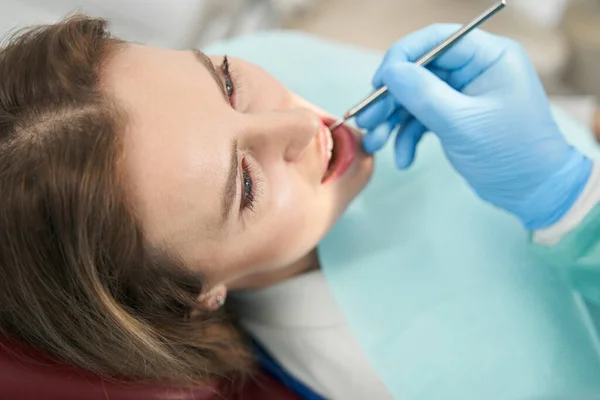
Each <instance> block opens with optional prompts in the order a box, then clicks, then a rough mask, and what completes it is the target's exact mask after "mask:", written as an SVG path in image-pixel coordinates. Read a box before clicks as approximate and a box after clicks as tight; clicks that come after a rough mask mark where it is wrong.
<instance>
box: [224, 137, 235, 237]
mask: <svg viewBox="0 0 600 400" xmlns="http://www.w3.org/2000/svg"><path fill="white" fill-rule="evenodd" d="M238 159H239V158H238V143H237V139H233V140H232V141H231V158H230V161H229V174H227V183H225V190H224V191H223V206H222V208H221V225H225V224H227V220H228V219H229V215H230V214H231V208H232V207H233V203H234V202H235V195H236V193H237V190H236V188H237V176H238Z"/></svg>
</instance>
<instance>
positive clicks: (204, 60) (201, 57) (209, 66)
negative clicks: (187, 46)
mask: <svg viewBox="0 0 600 400" xmlns="http://www.w3.org/2000/svg"><path fill="white" fill-rule="evenodd" d="M191 51H192V53H194V56H195V57H196V60H198V61H199V62H200V64H202V65H203V66H204V68H206V70H207V71H208V73H209V74H210V76H211V77H212V78H213V79H214V80H215V83H216V84H217V86H218V87H219V90H221V94H223V97H224V98H225V101H227V103H229V97H228V96H227V92H225V86H224V85H223V82H222V81H221V78H220V77H219V73H218V72H217V68H215V65H214V64H213V63H212V61H210V58H208V56H207V55H206V54H204V53H203V52H201V51H200V50H198V49H192V50H191Z"/></svg>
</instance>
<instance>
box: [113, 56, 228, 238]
mask: <svg viewBox="0 0 600 400" xmlns="http://www.w3.org/2000/svg"><path fill="white" fill-rule="evenodd" d="M102 78H103V80H102V86H103V88H104V90H106V91H107V92H109V93H110V94H111V95H112V96H113V97H115V99H116V100H117V102H118V103H119V104H120V105H121V106H123V107H124V108H125V112H126V114H127V116H128V125H127V129H126V132H124V140H123V144H124V145H123V153H124V154H123V159H124V162H123V166H124V169H125V175H126V178H127V182H128V190H129V192H130V194H131V195H132V196H133V202H134V207H135V208H136V212H137V213H138V215H139V217H140V218H141V220H142V224H143V226H144V230H145V232H146V234H148V235H149V236H150V237H151V238H154V239H156V240H164V239H172V238H173V236H174V235H181V234H183V235H192V234H197V233H198V232H202V231H206V228H207V227H209V226H213V225H214V224H215V219H217V218H219V217H220V194H221V190H222V188H221V185H223V184H224V182H225V175H226V173H227V171H225V170H226V168H225V166H226V165H228V163H229V158H228V157H229V151H228V143H229V142H230V140H228V138H230V137H231V135H232V133H231V131H232V126H231V123H230V121H231V118H229V117H228V114H229V112H230V111H231V110H230V109H228V105H227V104H226V103H225V100H224V99H223V97H222V95H221V92H220V90H219V87H218V86H217V84H216V83H215V81H214V80H213V79H212V78H211V76H210V74H209V73H208V71H207V70H206V68H205V67H204V66H203V65H202V64H201V63H199V62H198V61H197V60H196V58H195V56H194V55H193V54H192V53H191V52H189V51H186V52H183V51H173V50H166V49H160V48H152V47H146V46H137V45H131V46H129V47H128V48H127V49H125V50H123V51H121V52H119V53H117V54H116V55H115V56H114V57H113V58H112V59H111V60H110V61H109V62H108V63H107V65H106V67H105V69H104V71H103V74H102ZM228 121H229V122H228Z"/></svg>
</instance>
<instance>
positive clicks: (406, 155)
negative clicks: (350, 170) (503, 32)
mask: <svg viewBox="0 0 600 400" xmlns="http://www.w3.org/2000/svg"><path fill="white" fill-rule="evenodd" d="M458 28H459V26H457V25H434V26H431V27H428V28H425V29H423V30H421V31H418V32H416V33H414V34H411V35H409V36H407V37H406V38H404V39H401V40H400V41H399V42H397V43H396V44H395V45H394V46H393V47H392V48H391V49H390V50H389V51H388V53H387V55H386V56H385V59H384V61H383V63H382V64H381V66H380V68H379V70H378V71H377V73H376V74H375V77H374V79H373V84H374V86H375V87H381V86H382V85H386V86H387V87H388V89H389V91H388V95H387V96H385V97H384V98H383V99H381V100H379V101H378V102H376V103H375V104H373V105H372V106H370V107H369V108H367V109H365V110H364V111H363V112H362V113H360V114H359V115H358V116H357V120H356V122H357V124H358V125H359V127H361V128H364V129H367V130H368V132H367V134H366V135H365V137H364V143H363V145H364V148H365V150H366V151H368V152H374V151H377V150H379V149H380V148H381V147H383V145H384V144H385V143H386V141H387V140H388V138H389V137H390V134H391V132H392V131H393V130H394V128H395V127H397V126H398V125H400V129H399V131H398V133H397V135H396V140H395V157H396V164H397V165H398V167H399V168H407V167H408V166H410V164H411V163H412V161H413V159H414V156H415V148H416V146H417V144H418V142H419V140H420V139H421V137H422V136H423V134H424V132H426V131H432V132H433V133H435V134H436V135H437V136H438V137H439V139H440V142H441V144H442V146H443V148H444V151H445V152H446V155H447V157H448V159H449V160H450V162H451V163H452V165H453V166H454V168H455V169H456V170H457V171H458V172H459V173H460V174H461V175H462V176H463V177H464V178H465V179H466V180H467V182H468V183H469V184H470V185H471V187H472V188H473V189H474V190H475V192H476V193H477V194H478V195H479V196H480V197H481V198H483V199H484V200H486V201H488V202H490V203H492V204H494V205H496V206H498V207H500V208H503V209H505V210H507V211H509V212H511V213H513V214H514V215H516V216H517V217H518V218H519V219H520V220H521V221H522V222H523V224H524V225H525V226H526V227H527V228H528V229H531V230H535V229H540V228H544V227H547V226H549V225H551V224H553V223H554V222H556V221H558V220H559V219H560V218H561V217H562V216H563V215H564V214H565V213H566V212H567V211H568V210H569V209H570V208H571V206H572V205H573V203H574V202H575V201H576V200H577V198H578V197H579V195H580V193H581V192H582V190H583V188H584V187H585V185H586V183H587V180H588V178H589V175H590V173H591V169H592V163H591V161H590V160H589V159H588V158H586V157H585V156H583V155H582V154H581V153H580V152H579V151H577V150H576V149H574V148H573V147H571V146H570V145H569V144H568V143H567V142H566V140H565V139H564V137H563V135H562V134H561V132H560V130H559V128H558V126H557V124H556V123H555V121H554V119H553V116H552V114H551V111H550V107H549V103H548V100H547V97H546V95H545V92H544V89H543V87H542V85H541V83H540V81H539V79H538V77H537V75H536V72H535V70H534V68H533V66H532V65H531V63H530V61H529V59H528V57H527V56H526V54H525V52H524V50H523V49H522V48H521V47H520V46H519V45H518V44H516V43H515V42H513V41H511V40H509V39H506V38H502V37H497V36H493V35H491V34H488V33H485V32H482V31H473V32H471V33H470V34H469V35H467V36H466V37H465V38H464V39H463V40H462V41H460V42H459V43H457V44H456V45H455V46H454V47H453V48H451V49H450V50H448V51H447V52H446V53H445V54H444V55H442V56H441V57H440V58H438V59H437V60H436V61H434V62H433V63H432V64H430V66H429V67H428V69H425V68H422V67H419V66H417V65H416V64H414V63H413V62H414V61H416V60H417V59H418V58H419V57H421V56H422V55H423V54H425V53H426V52H427V51H429V50H430V49H432V48H433V47H434V46H435V45H437V44H438V43H440V42H441V41H442V40H444V39H446V38H447V37H449V36H450V35H451V34H453V33H454V32H455V31H456V30H457V29H458Z"/></svg>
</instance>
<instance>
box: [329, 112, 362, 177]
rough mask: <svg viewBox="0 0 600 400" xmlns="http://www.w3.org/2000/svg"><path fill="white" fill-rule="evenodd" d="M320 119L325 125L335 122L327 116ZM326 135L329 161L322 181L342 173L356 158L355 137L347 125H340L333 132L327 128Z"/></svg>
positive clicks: (339, 175)
mask: <svg viewBox="0 0 600 400" xmlns="http://www.w3.org/2000/svg"><path fill="white" fill-rule="evenodd" d="M322 120H323V123H324V124H325V125H326V126H331V125H332V124H333V123H334V122H335V119H333V118H328V117H325V118H323V119H322ZM327 135H328V138H327V149H326V150H327V152H328V156H329V163H328V164H327V170H326V171H325V174H324V175H323V180H322V181H321V182H322V183H327V182H332V181H334V180H336V179H337V178H339V177H341V176H342V175H344V173H345V172H346V171H347V170H348V168H350V166H351V165H352V163H353V162H354V160H355V158H356V138H355V137H354V134H353V133H352V131H351V130H350V129H349V128H348V127H347V126H345V125H341V126H340V127H338V128H337V129H335V130H334V131H333V132H330V131H329V130H327Z"/></svg>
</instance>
